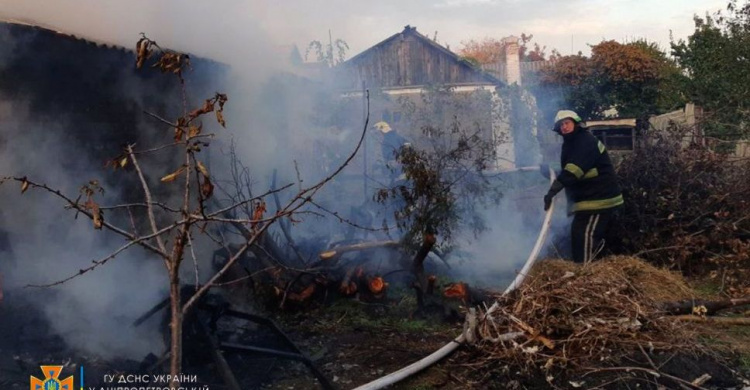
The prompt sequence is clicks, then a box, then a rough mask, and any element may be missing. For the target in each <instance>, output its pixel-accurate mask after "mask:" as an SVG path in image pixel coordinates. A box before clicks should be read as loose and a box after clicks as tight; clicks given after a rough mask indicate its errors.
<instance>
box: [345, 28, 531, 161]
mask: <svg viewBox="0 0 750 390" xmlns="http://www.w3.org/2000/svg"><path fill="white" fill-rule="evenodd" d="M507 40H508V42H509V46H510V47H511V48H512V46H513V43H515V45H516V47H517V42H518V39H517V38H515V40H514V38H513V37H511V38H507ZM517 55H518V54H517V51H516V57H517ZM509 65H512V64H510V63H509ZM515 65H516V66H517V65H518V62H517V61H516V62H515ZM516 73H517V72H516ZM335 78H336V81H335V84H336V86H337V88H338V89H339V90H341V91H342V93H343V94H344V96H347V97H352V98H356V97H361V96H362V94H363V91H365V90H369V91H370V96H375V95H377V96H379V97H384V98H382V99H380V100H378V99H376V98H373V99H371V110H370V111H371V118H372V120H373V121H380V120H384V121H386V122H388V123H389V124H392V125H395V127H396V128H398V129H399V131H402V132H404V133H407V135H408V133H409V129H410V130H411V133H412V135H416V134H414V133H417V132H419V126H418V125H415V124H409V123H403V122H404V120H405V119H404V118H405V117H406V116H407V115H402V114H404V113H403V112H402V110H401V107H400V105H403V102H404V100H405V99H410V100H411V101H412V102H413V103H415V104H417V105H419V104H420V101H421V100H423V98H422V97H423V95H424V93H425V92H426V91H429V90H434V89H435V88H443V89H446V88H447V89H450V91H451V92H453V93H454V94H455V95H456V97H457V99H458V98H461V97H462V96H464V97H465V96H466V95H470V94H476V93H477V91H481V92H483V93H484V94H485V96H490V98H489V99H491V103H490V104H487V107H491V108H487V109H486V110H485V111H484V112H482V113H479V114H477V113H475V112H472V113H471V114H469V115H470V116H471V117H469V118H467V117H466V115H467V111H465V110H464V111H462V112H460V113H459V114H464V115H465V116H464V119H465V120H470V121H471V122H477V123H481V127H483V128H486V130H487V131H486V134H487V136H488V137H492V138H493V141H495V144H496V154H497V160H496V164H495V167H494V168H495V169H498V170H508V169H514V168H516V167H517V166H518V165H528V164H529V161H532V160H535V159H536V156H538V155H539V151H538V142H537V141H536V129H535V128H534V124H535V123H536V120H535V119H528V118H526V119H524V123H516V124H515V125H517V126H514V124H513V123H511V118H512V117H516V118H517V117H519V115H518V112H516V113H515V114H514V113H513V111H514V110H518V111H522V112H524V113H528V112H535V111H536V107H535V103H533V104H529V101H530V100H532V101H533V98H531V99H529V98H528V97H529V96H530V95H528V93H527V92H526V91H525V90H522V89H520V88H519V87H518V86H510V87H509V86H508V84H506V83H505V82H504V81H502V80H501V79H499V78H498V77H496V76H495V75H493V74H491V73H488V72H485V71H483V70H482V69H481V68H479V67H476V66H474V65H472V64H471V63H470V62H469V61H467V60H465V59H463V58H461V57H460V56H459V55H457V54H455V53H453V52H452V51H450V50H448V49H447V48H445V47H443V46H441V45H440V44H438V43H436V42H435V41H433V40H432V39H430V38H428V37H426V36H424V35H422V34H420V33H419V32H417V29H416V28H415V27H411V26H406V27H405V28H404V29H403V31H401V32H398V33H396V34H394V35H392V36H390V37H388V38H386V39H385V40H383V41H381V42H379V43H377V44H376V45H374V46H372V47H370V48H369V49H367V50H365V51H363V52H362V53H359V54H358V55H356V56H354V57H352V58H351V59H350V60H348V61H346V62H344V63H343V64H341V65H340V66H338V67H337V69H336V71H335ZM512 94H515V95H514V96H515V97H518V96H521V95H523V98H514V97H512V96H511V95H512ZM521 105H524V106H529V107H524V108H521V107H520V106H521ZM531 106H533V107H531ZM451 116H452V113H447V112H446V113H445V117H446V118H449V117H451ZM527 119H528V120H527ZM464 123H466V122H464ZM529 145H531V146H529ZM528 156H532V157H530V158H529V157H528ZM519 159H520V160H522V161H519Z"/></svg>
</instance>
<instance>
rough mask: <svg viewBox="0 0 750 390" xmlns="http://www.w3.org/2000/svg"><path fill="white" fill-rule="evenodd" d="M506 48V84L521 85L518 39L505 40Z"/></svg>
mask: <svg viewBox="0 0 750 390" xmlns="http://www.w3.org/2000/svg"><path fill="white" fill-rule="evenodd" d="M503 45H504V46H505V82H506V83H508V85H512V84H518V85H521V63H520V59H519V57H518V48H519V47H518V37H516V36H513V35H511V36H509V37H507V38H503Z"/></svg>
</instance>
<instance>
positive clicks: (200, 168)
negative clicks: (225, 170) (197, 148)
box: [197, 161, 211, 178]
mask: <svg viewBox="0 0 750 390" xmlns="http://www.w3.org/2000/svg"><path fill="white" fill-rule="evenodd" d="M197 166H198V170H199V171H201V173H202V174H203V176H205V177H206V178H209V177H211V175H209V174H208V169H206V167H205V166H204V165H203V163H202V162H200V161H198V164H197Z"/></svg>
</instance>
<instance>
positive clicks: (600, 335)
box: [476, 256, 696, 369]
mask: <svg viewBox="0 0 750 390" xmlns="http://www.w3.org/2000/svg"><path fill="white" fill-rule="evenodd" d="M693 297H695V294H694V293H693V291H692V290H691V289H690V287H688V285H687V284H686V283H685V281H684V280H683V279H682V277H680V276H679V275H678V274H675V273H673V272H669V271H667V270H663V269H659V268H655V267H653V266H651V265H649V264H647V263H644V262H643V261H641V260H639V259H637V258H632V257H624V256H619V257H610V258H607V259H603V260H601V261H599V262H595V263H591V264H588V265H585V266H581V265H577V264H574V263H571V262H567V261H561V260H547V261H543V262H540V263H539V264H537V265H536V266H535V268H534V269H533V270H532V272H531V274H530V275H529V278H528V279H527V282H526V283H525V284H524V285H523V286H521V287H520V288H519V289H518V290H516V291H515V292H514V293H513V294H512V295H511V296H507V297H501V296H499V295H498V296H497V299H498V302H499V306H498V307H497V309H496V310H491V311H490V312H486V313H482V314H481V315H480V316H479V320H478V323H479V325H478V326H477V329H476V333H477V338H478V339H479V340H480V341H479V342H478V351H477V352H478V353H479V354H480V355H481V356H483V358H480V359H478V360H477V362H479V364H480V365H481V366H484V367H486V364H493V363H500V364H503V365H507V364H512V365H521V366H525V367H528V368H534V367H537V368H538V367H544V368H546V369H551V368H552V367H570V366H575V367H591V366H597V367H602V366H606V365H609V364H617V362H619V361H621V359H622V358H624V357H625V356H628V355H632V354H633V353H634V352H637V353H639V354H640V353H641V351H643V353H644V354H645V353H646V352H645V351H648V350H654V349H658V350H667V349H669V350H684V351H688V350H694V349H695V348H696V344H695V343H694V341H693V340H694V339H695V337H694V335H693V334H692V333H691V332H690V331H689V330H687V329H686V327H685V325H684V324H680V323H677V322H675V321H673V320H672V319H670V318H668V317H665V316H664V315H663V314H662V312H661V311H660V309H659V307H660V305H659V303H660V302H663V301H676V300H682V299H689V298H693ZM518 331H523V332H525V338H524V339H517V340H516V341H510V342H493V341H491V339H492V338H494V337H496V336H497V335H499V334H503V333H506V332H518Z"/></svg>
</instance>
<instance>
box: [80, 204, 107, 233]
mask: <svg viewBox="0 0 750 390" xmlns="http://www.w3.org/2000/svg"><path fill="white" fill-rule="evenodd" d="M84 207H86V208H87V209H88V210H89V211H91V216H92V219H93V221H94V229H101V228H102V224H103V223H104V216H103V215H102V210H101V209H100V208H99V205H98V204H96V202H94V199H92V198H89V199H88V200H87V201H86V203H85V204H84Z"/></svg>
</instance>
